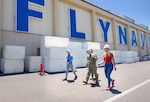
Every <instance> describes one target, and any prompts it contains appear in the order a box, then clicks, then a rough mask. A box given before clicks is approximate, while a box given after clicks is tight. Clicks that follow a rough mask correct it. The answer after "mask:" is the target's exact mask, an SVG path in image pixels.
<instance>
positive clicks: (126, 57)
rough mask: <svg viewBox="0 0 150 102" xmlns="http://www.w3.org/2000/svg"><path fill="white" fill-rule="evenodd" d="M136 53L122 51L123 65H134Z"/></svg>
mask: <svg viewBox="0 0 150 102" xmlns="http://www.w3.org/2000/svg"><path fill="white" fill-rule="evenodd" d="M133 62H134V51H121V63H133Z"/></svg>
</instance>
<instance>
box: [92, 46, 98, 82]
mask: <svg viewBox="0 0 150 102" xmlns="http://www.w3.org/2000/svg"><path fill="white" fill-rule="evenodd" d="M90 51H91V53H92V54H95V53H94V51H93V49H90ZM95 57H96V59H98V57H97V55H96V54H95ZM96 68H97V67H96ZM94 79H95V78H94V74H93V73H92V74H91V78H90V80H94Z"/></svg>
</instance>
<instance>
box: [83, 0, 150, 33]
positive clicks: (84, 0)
mask: <svg viewBox="0 0 150 102" xmlns="http://www.w3.org/2000/svg"><path fill="white" fill-rule="evenodd" d="M81 1H83V2H85V3H87V4H89V5H92V6H94V7H96V8H98V9H101V10H103V11H105V12H107V13H109V14H112V15H114V16H116V17H118V18H120V19H122V20H125V21H127V22H129V23H132V22H130V21H128V20H126V19H124V18H122V17H120V16H119V15H117V14H115V13H112V12H109V11H107V10H105V9H104V8H101V7H99V6H96V5H94V4H92V3H90V2H88V1H86V0H81ZM132 24H134V25H136V26H138V27H140V28H142V29H144V30H147V31H150V30H149V29H146V28H143V27H141V26H140V25H139V24H136V23H132Z"/></svg>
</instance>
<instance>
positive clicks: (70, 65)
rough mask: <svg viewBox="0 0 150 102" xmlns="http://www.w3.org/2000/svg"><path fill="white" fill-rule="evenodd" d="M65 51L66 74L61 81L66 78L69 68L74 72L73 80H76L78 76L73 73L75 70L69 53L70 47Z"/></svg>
mask: <svg viewBox="0 0 150 102" xmlns="http://www.w3.org/2000/svg"><path fill="white" fill-rule="evenodd" d="M66 53H67V62H66V64H67V69H66V76H65V79H63V81H66V80H67V77H68V72H69V69H71V71H72V72H73V73H74V75H75V78H74V80H76V79H77V77H78V76H77V74H76V73H75V71H74V70H73V56H72V55H71V53H70V49H67V51H66Z"/></svg>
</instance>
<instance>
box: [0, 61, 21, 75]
mask: <svg viewBox="0 0 150 102" xmlns="http://www.w3.org/2000/svg"><path fill="white" fill-rule="evenodd" d="M1 71H2V72H3V73H4V74H14V73H22V72H24V60H7V59H1Z"/></svg>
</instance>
